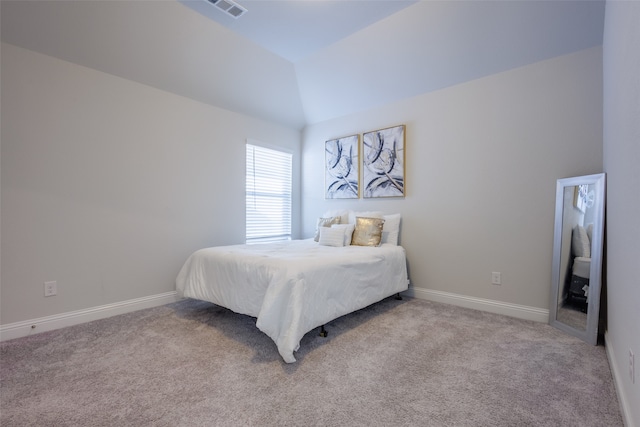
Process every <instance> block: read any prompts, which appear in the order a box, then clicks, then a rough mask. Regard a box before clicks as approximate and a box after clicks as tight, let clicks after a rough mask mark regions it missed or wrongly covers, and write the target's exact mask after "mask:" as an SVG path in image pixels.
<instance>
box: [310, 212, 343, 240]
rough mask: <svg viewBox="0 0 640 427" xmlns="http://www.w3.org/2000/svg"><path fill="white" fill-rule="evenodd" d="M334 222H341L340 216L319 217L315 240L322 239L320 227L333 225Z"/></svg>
mask: <svg viewBox="0 0 640 427" xmlns="http://www.w3.org/2000/svg"><path fill="white" fill-rule="evenodd" d="M332 224H340V217H339V216H332V217H329V218H318V224H317V225H316V235H315V237H314V238H313V240H315V241H316V242H317V241H318V240H319V239H320V227H331V225H332Z"/></svg>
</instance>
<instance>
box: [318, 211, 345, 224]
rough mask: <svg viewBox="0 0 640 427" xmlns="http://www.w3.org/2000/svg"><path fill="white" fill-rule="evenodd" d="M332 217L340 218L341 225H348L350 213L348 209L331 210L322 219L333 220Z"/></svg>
mask: <svg viewBox="0 0 640 427" xmlns="http://www.w3.org/2000/svg"><path fill="white" fill-rule="evenodd" d="M332 216H339V217H340V222H339V224H347V223H348V222H349V211H348V210H346V209H343V210H338V209H336V210H329V211H326V212H325V213H324V214H323V215H322V217H323V218H331V217H332Z"/></svg>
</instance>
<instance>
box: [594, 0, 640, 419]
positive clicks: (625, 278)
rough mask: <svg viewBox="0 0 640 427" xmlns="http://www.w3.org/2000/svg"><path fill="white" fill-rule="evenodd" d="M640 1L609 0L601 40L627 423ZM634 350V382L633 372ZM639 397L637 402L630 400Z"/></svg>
mask: <svg viewBox="0 0 640 427" xmlns="http://www.w3.org/2000/svg"><path fill="white" fill-rule="evenodd" d="M638 22H640V2H619V1H613V2H611V1H608V2H607V6H606V15H605V33H604V45H603V65H604V77H603V78H604V170H605V172H606V173H607V218H606V221H607V225H606V231H607V236H606V251H605V254H606V288H607V305H608V312H607V314H608V315H607V322H608V327H607V335H606V337H605V338H606V341H607V351H608V352H609V362H610V364H611V368H612V371H613V373H614V378H615V379H616V382H617V385H618V390H619V391H620V392H621V393H619V394H618V396H619V397H620V400H621V401H622V402H621V403H622V404H623V407H624V408H625V415H626V418H627V425H628V426H640V405H638V402H640V308H639V305H640V274H639V273H638V260H640V199H639V198H638V196H639V195H640V172H639V171H640V120H639V119H640V80H639V79H638V76H640V26H639V25H638ZM629 350H631V351H632V352H633V353H634V354H635V383H634V382H632V379H631V377H630V375H629ZM632 402H635V403H632Z"/></svg>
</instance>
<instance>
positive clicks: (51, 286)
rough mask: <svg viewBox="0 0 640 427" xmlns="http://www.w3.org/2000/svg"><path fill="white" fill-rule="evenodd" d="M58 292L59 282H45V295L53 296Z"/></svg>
mask: <svg viewBox="0 0 640 427" xmlns="http://www.w3.org/2000/svg"><path fill="white" fill-rule="evenodd" d="M57 294H58V282H56V281H55V280H54V281H53V282H44V296H45V297H52V296H54V295H57Z"/></svg>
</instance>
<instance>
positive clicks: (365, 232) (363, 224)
mask: <svg viewBox="0 0 640 427" xmlns="http://www.w3.org/2000/svg"><path fill="white" fill-rule="evenodd" d="M383 225H384V219H382V218H367V217H357V218H356V229H355V230H354V231H353V237H352V238H351V244H352V245H356V246H380V241H381V240H382V226H383Z"/></svg>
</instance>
